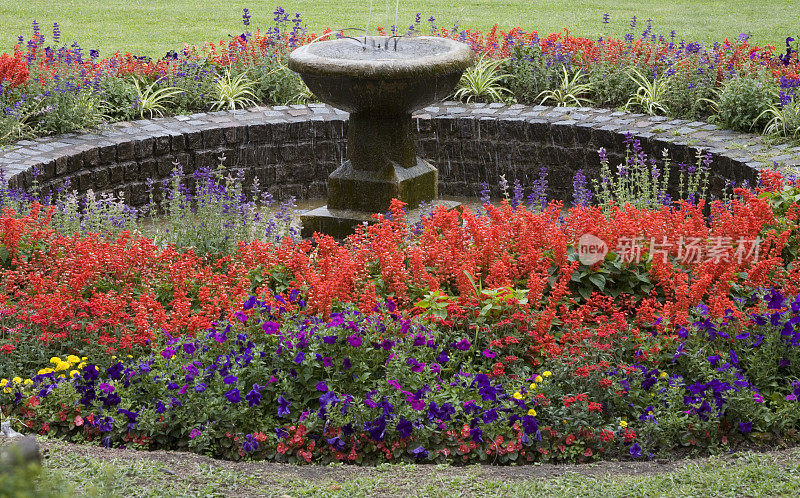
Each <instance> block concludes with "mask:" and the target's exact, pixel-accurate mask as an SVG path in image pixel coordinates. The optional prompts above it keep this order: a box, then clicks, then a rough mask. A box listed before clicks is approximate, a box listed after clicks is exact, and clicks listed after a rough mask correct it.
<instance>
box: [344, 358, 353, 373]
mask: <svg viewBox="0 0 800 498" xmlns="http://www.w3.org/2000/svg"><path fill="white" fill-rule="evenodd" d="M352 366H353V364H352V363H351V362H350V358H345V359H344V360H343V361H342V367H343V368H344V369H345V370H350V367H352Z"/></svg>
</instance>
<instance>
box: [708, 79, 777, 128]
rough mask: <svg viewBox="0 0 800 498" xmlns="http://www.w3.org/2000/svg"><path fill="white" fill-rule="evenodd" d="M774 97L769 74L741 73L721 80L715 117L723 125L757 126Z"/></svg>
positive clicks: (761, 123) (763, 118)
mask: <svg viewBox="0 0 800 498" xmlns="http://www.w3.org/2000/svg"><path fill="white" fill-rule="evenodd" d="M776 99H777V89H776V87H775V85H774V83H773V81H771V80H770V78H769V76H767V75H764V74H763V73H761V74H757V75H755V76H746V75H741V76H739V77H736V78H732V79H730V80H728V81H726V82H725V84H724V85H723V86H722V89H721V90H720V92H719V97H718V100H717V114H716V116H715V117H714V119H715V121H716V122H718V123H719V124H720V125H721V126H724V127H725V128H731V129H734V130H740V131H751V130H753V129H758V130H761V129H763V128H764V126H766V123H767V121H768V119H767V117H766V115H765V114H764V111H766V110H768V109H769V108H770V106H772V105H773V104H774V103H775V101H776Z"/></svg>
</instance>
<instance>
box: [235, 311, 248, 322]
mask: <svg viewBox="0 0 800 498" xmlns="http://www.w3.org/2000/svg"><path fill="white" fill-rule="evenodd" d="M233 316H235V317H236V318H237V319H238V320H239V321H240V322H242V323H246V322H247V319H248V318H250V317H248V316H247V313H245V312H244V311H237V312H235V313H234V314H233Z"/></svg>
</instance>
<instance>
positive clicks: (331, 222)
mask: <svg viewBox="0 0 800 498" xmlns="http://www.w3.org/2000/svg"><path fill="white" fill-rule="evenodd" d="M428 206H429V207H426V208H425V209H420V208H416V209H412V210H410V211H409V212H408V214H407V215H406V221H407V222H408V223H417V222H418V221H419V220H420V219H421V218H422V216H423V215H425V214H426V213H428V212H430V211H431V210H433V209H436V208H437V207H439V206H444V207H446V208H447V209H459V210H460V209H461V208H462V207H463V204H461V203H460V202H457V201H445V200H439V199H437V200H434V201H432V202H430V203H429V205H428ZM386 211H388V208H387V209H386ZM372 216H373V213H372V212H369V211H354V210H350V209H334V208H330V207H329V206H327V205H325V206H321V207H318V208H316V209H313V210H311V211H309V212H307V213H305V214H303V215H301V216H300V221H301V222H302V223H303V228H302V230H301V232H300V234H301V236H302V237H304V238H308V237H311V236H313V235H314V232H319V233H323V234H327V235H330V236H331V237H333V238H334V239H336V240H344V239H346V238H347V237H348V236H349V235H352V234H353V232H355V229H356V227H357V226H359V225H364V224H370V223H375V219H374V218H373V217H372Z"/></svg>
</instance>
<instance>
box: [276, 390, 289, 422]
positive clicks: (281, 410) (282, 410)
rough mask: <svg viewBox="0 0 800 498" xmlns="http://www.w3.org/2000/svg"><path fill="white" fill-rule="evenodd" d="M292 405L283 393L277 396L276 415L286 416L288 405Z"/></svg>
mask: <svg viewBox="0 0 800 498" xmlns="http://www.w3.org/2000/svg"><path fill="white" fill-rule="evenodd" d="M291 405H292V402H291V401H289V400H287V399H286V398H284V397H283V395H281V396H278V416H279V417H286V416H288V415H289V407H290V406H291Z"/></svg>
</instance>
